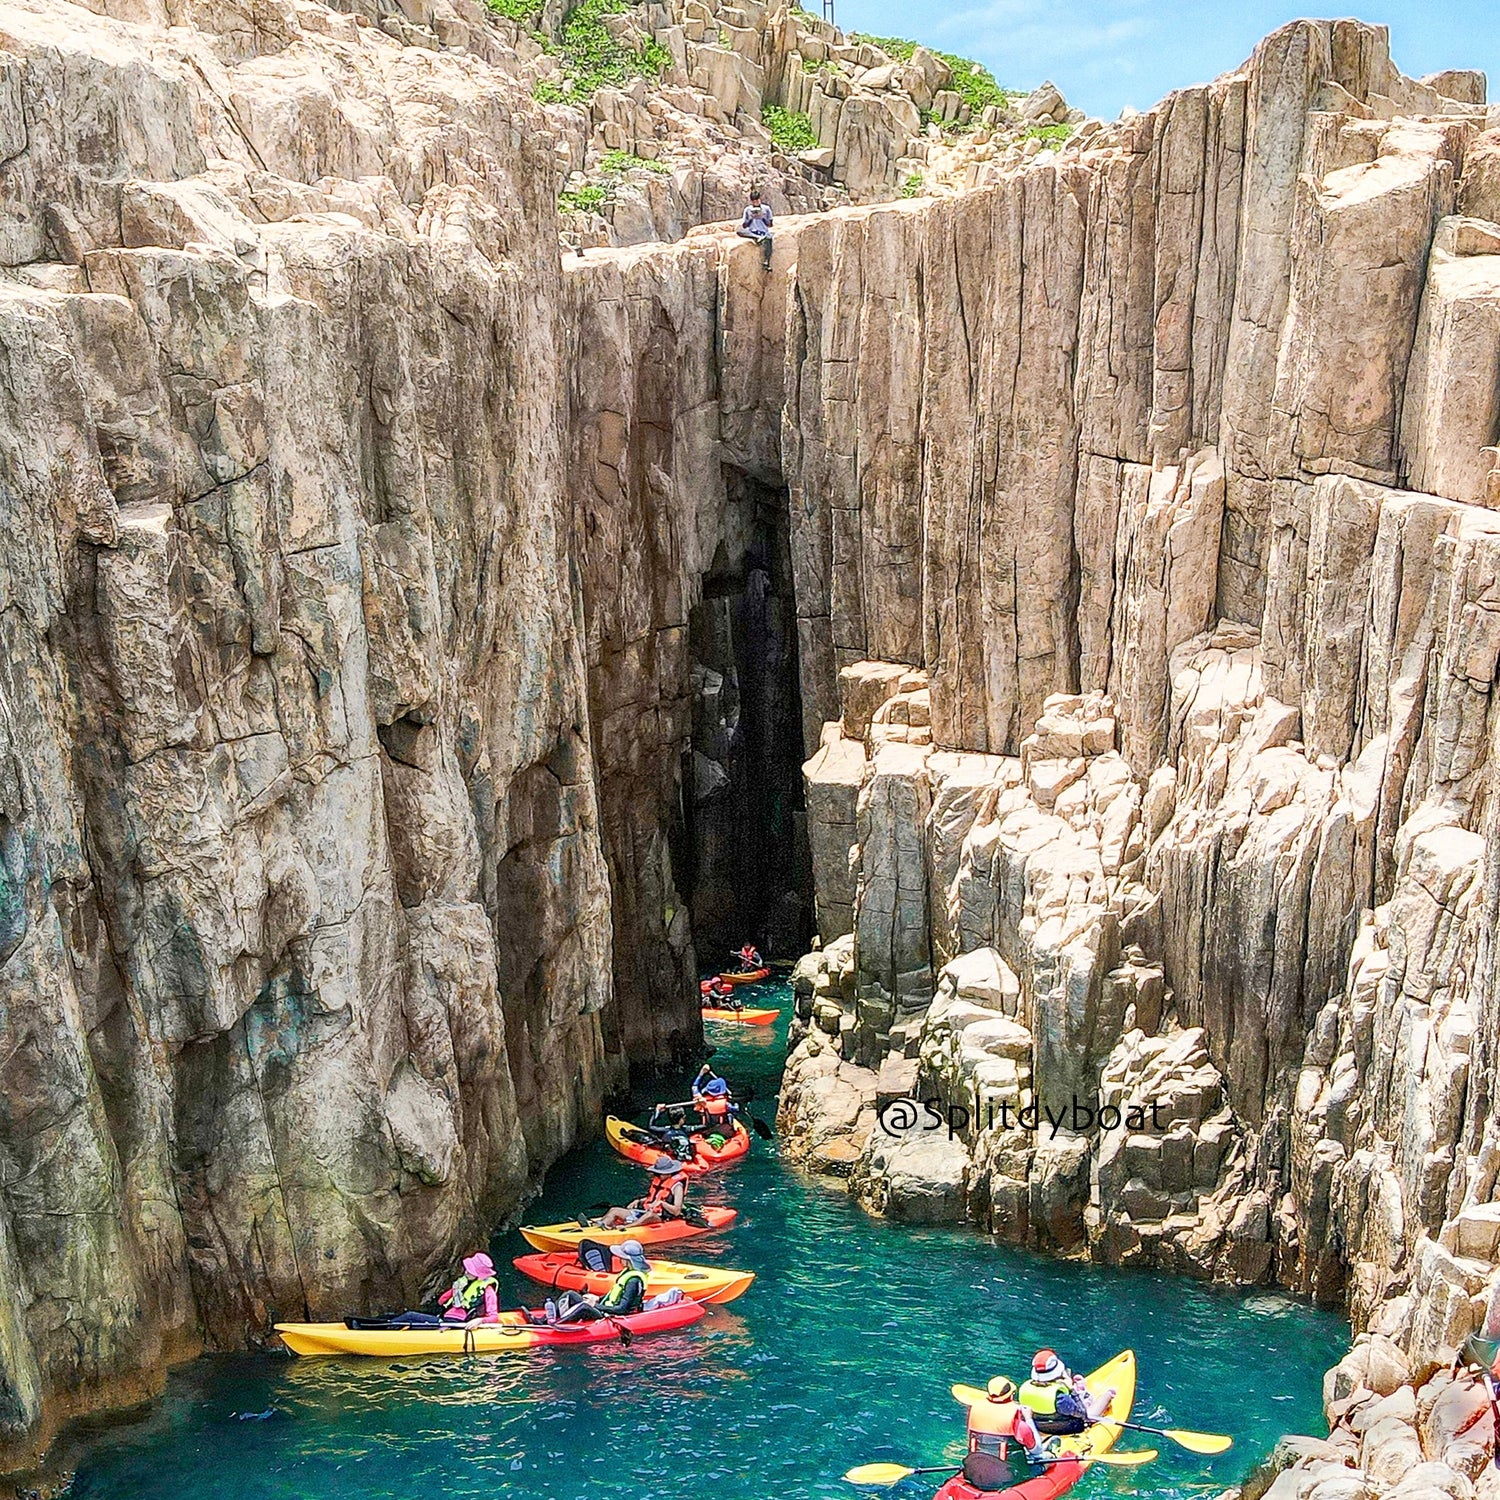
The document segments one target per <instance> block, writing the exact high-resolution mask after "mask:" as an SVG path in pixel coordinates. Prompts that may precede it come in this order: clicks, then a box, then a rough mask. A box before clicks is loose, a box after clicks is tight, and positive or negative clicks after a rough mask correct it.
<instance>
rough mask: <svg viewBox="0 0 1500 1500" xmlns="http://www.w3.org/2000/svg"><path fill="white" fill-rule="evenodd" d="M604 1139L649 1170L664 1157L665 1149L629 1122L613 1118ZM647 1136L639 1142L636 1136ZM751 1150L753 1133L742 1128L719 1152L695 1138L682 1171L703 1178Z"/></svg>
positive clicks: (606, 1126) (739, 1127) (622, 1153)
mask: <svg viewBox="0 0 1500 1500" xmlns="http://www.w3.org/2000/svg"><path fill="white" fill-rule="evenodd" d="M604 1134H605V1138H606V1139H607V1140H608V1141H609V1143H610V1145H611V1146H613V1147H614V1148H615V1150H616V1151H618V1152H619V1153H620V1155H621V1156H623V1157H625V1158H626V1160H628V1161H633V1162H636V1163H638V1164H639V1165H640V1166H643V1167H649V1166H650V1165H651V1163H652V1162H654V1161H655V1160H656V1158H657V1157H658V1156H660V1155H661V1154H662V1148H661V1147H660V1146H659V1145H658V1144H657V1143H656V1142H655V1141H653V1140H651V1139H650V1138H649V1137H647V1136H646V1132H645V1131H643V1130H642V1129H641V1128H640V1127H639V1126H638V1125H632V1124H631V1123H630V1121H629V1120H620V1119H616V1117H615V1116H614V1115H611V1116H610V1117H609V1118H608V1119H607V1120H606V1121H605V1122H604ZM637 1136H642V1137H646V1138H645V1139H643V1140H637V1139H635V1137H637ZM749 1149H750V1132H749V1131H748V1130H746V1129H745V1127H744V1126H743V1125H736V1126H735V1128H734V1134H733V1135H732V1136H730V1138H729V1139H728V1140H727V1141H725V1143H724V1147H723V1149H722V1150H720V1151H716V1150H715V1149H714V1148H713V1147H712V1146H710V1145H709V1144H708V1143H707V1141H705V1140H704V1139H703V1138H702V1137H701V1136H694V1137H693V1151H694V1155H693V1159H692V1160H691V1161H685V1162H683V1163H682V1170H683V1171H684V1172H686V1173H687V1174H688V1176H689V1177H698V1176H701V1175H702V1174H703V1173H704V1172H712V1171H714V1170H715V1168H718V1167H727V1166H730V1165H731V1164H732V1163H734V1162H737V1161H738V1160H739V1159H740V1158H741V1157H742V1156H744V1155H745V1153H746V1152H747V1151H749Z"/></svg>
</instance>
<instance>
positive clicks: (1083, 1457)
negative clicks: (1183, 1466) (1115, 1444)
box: [1072, 1448, 1156, 1469]
mask: <svg viewBox="0 0 1500 1500" xmlns="http://www.w3.org/2000/svg"><path fill="white" fill-rule="evenodd" d="M1072 1456H1073V1457H1076V1458H1077V1459H1079V1461H1080V1462H1083V1463H1090V1464H1109V1465H1113V1466H1114V1467H1115V1468H1117V1469H1133V1468H1135V1467H1136V1466H1137V1465H1138V1464H1149V1463H1150V1462H1151V1460H1152V1459H1153V1458H1155V1457H1156V1449H1155V1448H1137V1449H1136V1450H1135V1451H1134V1452H1133V1453H1117V1452H1115V1451H1114V1450H1111V1451H1110V1452H1108V1453H1078V1454H1074V1455H1072Z"/></svg>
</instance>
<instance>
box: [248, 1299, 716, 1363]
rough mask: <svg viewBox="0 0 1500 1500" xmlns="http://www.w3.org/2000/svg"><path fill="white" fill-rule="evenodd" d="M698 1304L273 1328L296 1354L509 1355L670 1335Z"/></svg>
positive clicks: (695, 1313) (692, 1316)
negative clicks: (573, 1317) (592, 1315)
mask: <svg viewBox="0 0 1500 1500" xmlns="http://www.w3.org/2000/svg"><path fill="white" fill-rule="evenodd" d="M703 1313H704V1307H703V1304H702V1303H701V1302H694V1301H693V1300H692V1299H691V1298H690V1297H685V1298H683V1300H682V1301H681V1302H674V1303H672V1304H671V1305H670V1306H667V1307H657V1308H653V1309H652V1310H651V1311H650V1312H638V1313H629V1314H627V1315H626V1316H624V1317H620V1318H599V1319H597V1320H596V1321H595V1322H592V1323H564V1324H561V1325H560V1326H559V1325H557V1324H553V1323H546V1322H541V1321H538V1322H532V1321H530V1320H531V1319H533V1318H535V1319H541V1317H542V1314H541V1313H540V1312H533V1313H519V1312H507V1313H501V1314H500V1319H499V1321H498V1322H495V1323H469V1324H457V1323H455V1324H453V1325H452V1326H451V1327H448V1328H400V1329H397V1328H350V1327H348V1325H347V1324H344V1323H278V1324H277V1325H276V1331H277V1333H279V1334H280V1335H281V1338H282V1342H283V1343H285V1344H286V1346H287V1348H288V1349H291V1350H293V1351H294V1352H295V1353H297V1354H373V1355H377V1356H381V1357H386V1358H389V1357H390V1356H392V1355H411V1354H511V1353H515V1352H517V1351H519V1350H522V1349H546V1348H554V1349H556V1348H563V1347H565V1346H567V1345H569V1344H603V1343H607V1342H609V1341H610V1340H611V1339H618V1338H620V1337H622V1335H621V1332H620V1330H621V1329H622V1328H623V1329H625V1330H626V1331H627V1332H629V1333H632V1334H649V1333H669V1332H671V1331H672V1330H673V1329H674V1328H686V1327H687V1326H688V1324H690V1323H696V1322H697V1321H698V1319H699V1318H701V1317H702V1316H703Z"/></svg>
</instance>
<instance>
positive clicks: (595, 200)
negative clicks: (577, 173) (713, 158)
mask: <svg viewBox="0 0 1500 1500" xmlns="http://www.w3.org/2000/svg"><path fill="white" fill-rule="evenodd" d="M671 170H672V169H671V168H670V167H669V166H667V165H666V163H665V162H659V161H648V160H647V159H646V158H645V157H644V156H632V155H631V154H630V152H628V151H606V152H605V153H604V155H603V156H601V157H600V158H599V180H598V181H597V182H585V183H583V184H582V185H581V186H579V187H575V188H564V189H563V190H562V192H560V193H559V194H558V195H557V210H558V212H559V213H564V214H587V213H598V212H599V210H600V209H602V208H603V207H604V205H605V204H606V203H608V202H610V201H611V200H612V199H613V198H614V196H615V189H616V188H617V187H619V185H620V179H621V178H622V177H624V175H625V174H626V173H627V172H637V171H641V172H661V173H665V172H670V171H671Z"/></svg>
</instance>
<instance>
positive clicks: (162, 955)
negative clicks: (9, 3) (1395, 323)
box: [0, 6, 611, 1460]
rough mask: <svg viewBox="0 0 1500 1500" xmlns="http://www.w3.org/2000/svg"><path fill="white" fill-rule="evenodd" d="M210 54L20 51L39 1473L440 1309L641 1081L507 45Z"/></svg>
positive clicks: (34, 35) (20, 1328) (546, 321)
mask: <svg viewBox="0 0 1500 1500" xmlns="http://www.w3.org/2000/svg"><path fill="white" fill-rule="evenodd" d="M159 19H166V18H165V17H162V18H159ZM215 19H218V20H222V21H224V23H225V25H224V29H223V30H222V31H209V30H207V29H199V30H195V29H192V28H187V29H183V30H179V31H174V32H173V33H172V34H171V36H170V37H168V36H167V34H166V33H165V32H163V31H161V30H159V29H157V28H156V27H154V26H153V25H152V24H151V23H150V22H149V20H148V21H143V22H141V23H140V24H139V25H134V24H126V23H123V22H120V21H117V20H113V19H110V18H107V17H103V16H95V15H92V14H90V13H89V12H87V11H84V10H82V9H77V8H75V7H71V6H35V7H27V6H20V7H13V8H12V9H11V10H10V11H8V12H7V14H6V17H5V19H4V22H3V31H4V45H5V49H6V50H5V60H4V70H5V79H6V85H5V89H4V91H3V94H0V99H3V105H0V115H3V122H4V123H3V126H0V134H3V136H4V139H5V140H6V142H7V146H6V151H5V156H6V165H5V173H6V176H7V178H8V187H9V189H10V191H9V192H8V193H7V196H6V209H5V214H4V227H3V234H0V239H3V245H4V256H3V258H4V261H5V265H6V271H5V276H4V280H3V285H0V321H3V324H4V334H3V336H0V351H3V353H0V361H3V368H4V377H3V380H0V389H3V401H4V417H3V423H0V425H3V433H0V455H3V456H0V495H3V501H4V503H3V507H0V515H3V518H4V519H3V523H0V524H3V528H4V538H5V546H4V549H3V552H4V558H5V561H4V563H0V605H3V608H0V621H3V626H0V629H3V631H4V636H5V649H4V651H3V653H0V660H3V668H0V673H3V678H0V682H3V685H0V768H3V769H0V786H3V788H4V790H3V793H0V801H3V811H0V845H3V849H4V854H3V865H0V868H3V874H0V911H3V918H0V932H3V936H0V997H3V999H0V1016H3V1030H4V1047H3V1056H4V1059H5V1061H4V1064H3V1075H4V1076H3V1088H0V1093H3V1097H4V1100H5V1104H4V1110H3V1118H0V1150H3V1153H4V1161H5V1168H4V1171H3V1173H0V1176H3V1181H4V1187H3V1207H0V1221H3V1233H0V1244H3V1252H0V1308H3V1312H0V1327H3V1330H4V1331H3V1334H0V1425H3V1432H4V1437H5V1440H6V1445H7V1446H6V1453H7V1456H8V1457H10V1458H11V1459H12V1460H14V1459H16V1458H19V1457H24V1456H25V1454H26V1453H28V1452H29V1451H32V1449H33V1448H34V1445H35V1444H36V1443H37V1442H38V1441H42V1440H45V1438H46V1437H47V1435H48V1434H49V1433H50V1431H51V1430H52V1428H53V1425H54V1423H55V1421H56V1419H57V1418H58V1417H60V1416H62V1415H64V1414H66V1413H67V1411H69V1410H70V1409H74V1408H76V1407H80V1406H83V1407H87V1406H89V1405H92V1404H97V1403H98V1402H100V1401H101V1400H104V1401H107V1400H109V1399H111V1398H119V1397H126V1398H130V1397H134V1396H135V1395H136V1394H138V1392H139V1391H140V1389H141V1388H142V1382H143V1381H147V1380H149V1379H150V1377H151V1376H152V1374H153V1373H154V1372H155V1371H156V1369H157V1368H159V1365H160V1363H161V1361H162V1360H163V1359H165V1358H170V1357H174V1356H178V1355H180V1354H182V1353H185V1352H191V1351H192V1350H193V1349H195V1348H197V1347H200V1346H201V1345H202V1343H203V1342H204V1341H209V1342H214V1343H225V1342H229V1343H232V1342H237V1341H240V1340H242V1339H243V1338H244V1337H245V1335H246V1332H247V1330H249V1331H264V1330H265V1329H266V1326H267V1324H268V1322H269V1321H270V1320H271V1319H272V1318H273V1317H275V1316H276V1315H278V1314H287V1315H294V1316H302V1315H304V1314H305V1313H312V1314H314V1315H318V1314H335V1315H336V1314H339V1313H341V1312H343V1311H345V1310H347V1309H348V1308H350V1307H359V1306H364V1305H367V1304H369V1303H372V1302H387V1301H395V1300H398V1299H405V1298H410V1297H413V1296H416V1295H417V1294H418V1292H419V1284H420V1282H421V1281H422V1279H423V1278H424V1277H425V1276H426V1275H427V1274H428V1272H429V1271H430V1270H432V1269H433V1268H434V1267H435V1266H437V1265H438V1264H440V1263H442V1262H443V1261H445V1260H446V1259H447V1257H448V1256H450V1255H451V1253H452V1252H453V1250H454V1249H455V1247H457V1246H459V1245H462V1244H465V1243H472V1241H473V1240H474V1239H475V1238H482V1237H483V1235H484V1234H486V1233H487V1231H488V1228H489V1226H490V1225H491V1224H493V1223H494V1222H495V1221H496V1219H498V1218H500V1217H502V1216H503V1215H505V1214H507V1213H509V1212H512V1211H513V1210H514V1209H515V1207H516V1206H517V1204H518V1203H519V1201H520V1200H521V1198H522V1196H523V1195H524V1193H525V1192H526V1191H527V1189H528V1184H529V1182H530V1181H531V1180H532V1179H533V1177H534V1175H535V1174H536V1173H537V1172H538V1171H539V1170H540V1169H542V1168H543V1167H545V1166H546V1165H547V1164H548V1163H549V1162H550V1161H551V1160H553V1159H554V1158H555V1157H556V1156H557V1155H558V1154H559V1153H560V1152H561V1151H563V1150H565V1149H566V1148H567V1146H568V1145H569V1144H570V1143H571V1142H572V1141H573V1140H575V1139H576V1138H578V1136H579V1134H580V1133H581V1132H582V1131H584V1130H586V1129H589V1128H591V1127H592V1123H593V1120H594V1118H595V1111H596V1109H597V1101H598V1098H599V1095H600V1092H601V1090H602V1088H603V1086H604V1075H605V1070H606V1058H605V1049H604V1045H603V1040H602V1035H601V1029H600V1020H599V1014H600V1012H601V1010H603V1009H604V1007H605V1005H606V1003H607V1001H608V1000H609V997H610V994H611V988H610V982H609V972H610V953H611V930H610V900H609V890H608V886H607V882H606V874H605V862H604V848H603V845H602V843H601V837H600V826H599V825H600V812H599V788H600V780H599V776H598V772H597V768H596V762H595V744H596V741H595V740H594V738H593V736H592V731H591V724H590V717H589V704H588V695H587V691H586V681H587V679H586V665H587V663H586V649H585V631H584V627H583V625H582V622H581V618H580V603H581V600H580V596H579V592H578V588H577V585H576V582H575V581H574V577H573V573H574V570H575V567H576V564H575V562H574V557H575V549H574V548H573V546H572V539H571V518H570V517H569V515H568V514H567V510H566V507H565V505H564V503H563V496H564V493H565V491H564V489H563V486H562V483H561V475H562V473H563V470H564V459H565V450H564V444H563V442H562V436H561V434H562V424H561V422H560V420H559V411H560V408H561V402H562V392H561V389H560V387H559V384H558V375H557V371H558V369H559V363H558V359H557V352H556V345H557V340H558V339H559V337H560V336H561V325H560V323H559V321H558V314H559V309H560V307H561V305H562V293H561V285H560V279H559V275H558V270H557V259H556V255H555V250H554V244H555V238H554V233H555V231H554V219H553V210H552V196H553V193H554V191H555V189H554V186H553V178H552V173H551V168H550V149H549V147H548V145H547V143H546V141H545V140H541V139H538V138H537V137H536V135H535V131H534V126H533V117H532V116H531V114H530V112H529V106H528V105H527V103H526V101H525V99H524V96H522V95H520V94H519V93H518V91H517V90H516V89H515V88H514V87H513V86H512V85H510V84H509V82H508V80H507V78H506V77H505V75H504V74H503V73H501V72H494V71H492V70H490V69H489V68H487V67H485V66H484V65H482V63H481V62H480V61H479V60H478V59H476V58H474V57H473V56H469V55H458V54H455V55H447V54H437V53H432V52H428V51H423V50H419V49H414V48H404V47H402V46H400V45H399V44H398V43H396V42H394V41H392V40H390V39H388V38H386V37H385V36H383V35H382V34H381V33H380V32H378V31H374V30H372V29H367V28H362V27H359V26H357V25H356V23H355V21H354V20H353V19H352V18H349V17H344V16H339V15H337V14H335V13H333V12H326V11H322V10H321V9H318V8H310V9H309V10H308V11H307V12H306V20H307V22H308V29H306V30H304V29H302V28H301V26H300V25H299V22H298V21H297V19H296V18H295V17H294V16H293V15H292V14H291V13H290V12H288V13H286V14H284V15H283V14H281V13H279V12H278V13H273V12H271V11H269V10H267V11H265V12H264V13H262V14H260V21H261V22H263V23H264V25H263V26H260V25H259V23H257V26H258V29H257V30H256V31H255V35H254V37H253V38H251V37H247V36H245V35H243V34H241V33H239V32H238V31H236V30H234V29H233V28H231V27H230V26H229V25H228V18H227V17H218V18H214V17H210V16H208V15H203V16H200V17H199V20H200V22H201V23H202V24H203V26H204V27H205V28H206V26H207V25H208V23H209V22H210V21H212V20H215ZM249 120H253V122H254V124H253V129H252V128H251V127H249V126H248V125H247V124H245V123H243V122H245V121H249Z"/></svg>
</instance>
